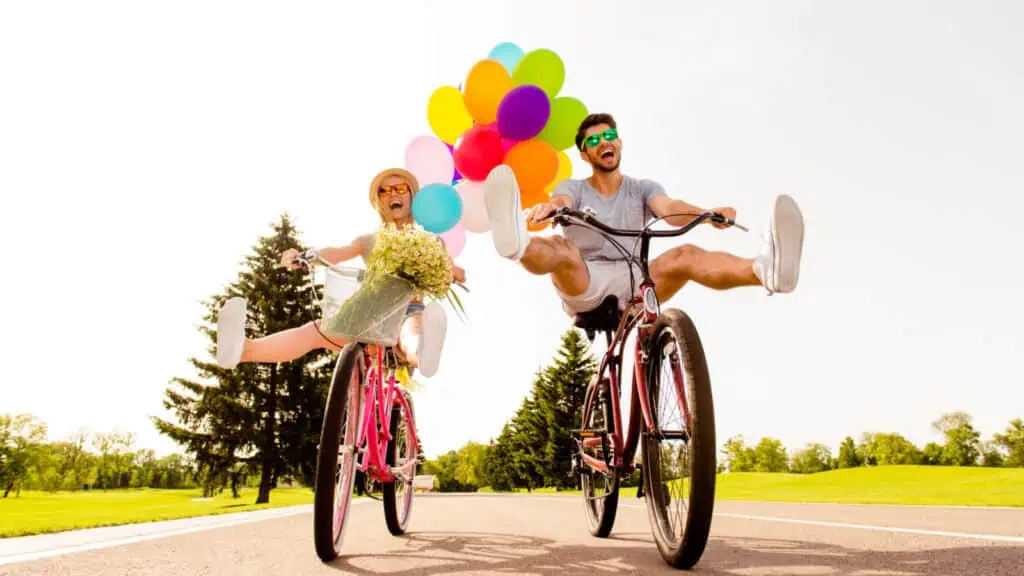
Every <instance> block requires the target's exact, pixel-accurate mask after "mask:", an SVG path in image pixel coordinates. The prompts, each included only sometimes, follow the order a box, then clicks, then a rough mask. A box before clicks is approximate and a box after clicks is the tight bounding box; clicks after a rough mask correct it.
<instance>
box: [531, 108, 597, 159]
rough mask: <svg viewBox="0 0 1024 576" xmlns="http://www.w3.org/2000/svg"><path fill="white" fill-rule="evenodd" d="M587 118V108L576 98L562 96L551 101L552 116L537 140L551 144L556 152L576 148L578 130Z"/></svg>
mask: <svg viewBox="0 0 1024 576" xmlns="http://www.w3.org/2000/svg"><path fill="white" fill-rule="evenodd" d="M586 117H587V107H586V106H584V105H583V102H580V101H579V100H577V99H576V98H573V97H571V96H562V97H561V98H555V99H554V100H552V101H551V116H550V117H549V118H548V123H547V124H546V125H545V126H544V129H543V130H541V133H540V134H538V135H537V138H539V139H540V140H543V141H545V142H547V143H548V144H551V146H552V147H553V148H554V149H555V150H567V149H569V148H574V147H575V146H576V130H578V129H579V127H580V123H581V122H583V119H584V118H586Z"/></svg>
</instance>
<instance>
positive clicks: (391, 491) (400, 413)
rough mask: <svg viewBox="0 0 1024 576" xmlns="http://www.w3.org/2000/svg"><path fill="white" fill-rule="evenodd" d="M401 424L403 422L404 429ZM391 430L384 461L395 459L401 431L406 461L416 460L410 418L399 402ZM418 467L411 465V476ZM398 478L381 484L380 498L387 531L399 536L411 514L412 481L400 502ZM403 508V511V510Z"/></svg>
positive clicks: (387, 462)
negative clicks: (410, 431) (410, 434)
mask: <svg viewBox="0 0 1024 576" xmlns="http://www.w3.org/2000/svg"><path fill="white" fill-rule="evenodd" d="M401 393H402V394H404V395H405V401H406V402H408V404H409V407H410V412H411V411H412V397H410V396H409V394H407V393H405V392H404V391H402V392H401ZM401 424H405V427H404V430H403V428H402V427H401ZM389 429H390V432H391V440H388V446H387V452H386V453H385V460H384V461H385V463H386V464H387V465H388V466H394V465H395V460H396V458H397V456H398V446H399V444H400V440H401V439H402V436H403V432H404V434H405V435H406V437H405V457H406V459H407V461H408V459H409V458H412V459H413V460H416V459H417V457H418V456H419V455H418V454H416V453H415V450H414V449H413V445H412V443H411V442H410V438H409V437H408V433H409V432H408V431H409V430H412V419H411V418H410V417H409V416H408V415H407V414H406V413H405V410H402V407H401V405H400V404H397V403H396V404H395V407H394V408H392V411H391V425H390V427H389ZM418 468H419V463H418V462H417V463H416V464H415V465H414V466H413V470H412V478H415V477H416V470H417V469H418ZM397 483H398V478H397V477H396V478H395V480H394V481H392V482H387V483H385V484H383V485H382V486H381V492H382V499H383V500H384V522H385V523H386V524H387V526H388V532H391V534H392V535H393V536H401V535H402V534H405V531H406V529H407V528H408V527H409V517H410V516H412V500H413V492H414V490H413V482H412V480H411V479H410V480H409V482H408V484H407V485H406V486H405V494H403V495H402V500H403V501H402V502H399V501H398V490H397V486H396V484H397ZM403 510H404V512H403Z"/></svg>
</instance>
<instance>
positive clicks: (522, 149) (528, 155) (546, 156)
mask: <svg viewBox="0 0 1024 576" xmlns="http://www.w3.org/2000/svg"><path fill="white" fill-rule="evenodd" d="M504 162H505V164H507V165H508V167H509V168H511V169H512V172H513V173H515V175H516V182H518V183H519V189H520V190H536V191H538V192H541V193H543V190H544V187H545V186H547V185H548V184H549V183H550V182H551V181H552V180H554V178H555V175H556V174H558V153H557V152H555V149H554V148H553V147H552V146H551V144H548V143H547V142H545V141H543V140H537V139H535V138H534V139H530V140H526V141H524V142H520V143H518V144H516V145H515V146H513V147H512V148H510V149H509V151H508V152H507V153H506V154H505V160H504Z"/></svg>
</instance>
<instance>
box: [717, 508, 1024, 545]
mask: <svg viewBox="0 0 1024 576" xmlns="http://www.w3.org/2000/svg"><path fill="white" fill-rule="evenodd" d="M715 516H722V517H724V518H739V519H741V520H759V521H761V522H782V523H785V524H804V525H807V526H823V527H826V528H850V529H853V530H870V531H872V532H893V533H897V534H920V535H924V536H945V537H947V538H962V539H966V540H989V541H992V542H1014V543H1017V544H1024V536H1002V535H999V534H973V533H970V532H947V531H944V530H922V529H918V528H898V527H893V526H874V525H872V524H851V523H848V522H824V521H821V520H798V519H796V518H778V517H775V516H755V515H752V514H732V513H726V512H716V513H715Z"/></svg>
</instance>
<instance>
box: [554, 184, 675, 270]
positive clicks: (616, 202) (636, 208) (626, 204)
mask: <svg viewBox="0 0 1024 576" xmlns="http://www.w3.org/2000/svg"><path fill="white" fill-rule="evenodd" d="M551 196H552V197H554V196H568V197H570V198H572V208H573V209H574V210H582V209H583V208H592V209H593V210H594V211H595V212H596V213H597V216H596V217H597V219H598V220H600V221H601V222H602V223H604V224H607V225H608V226H611V227H612V228H621V229H623V230H640V229H642V228H643V227H644V225H646V224H647V223H648V222H650V221H651V220H653V219H654V218H655V215H654V213H653V212H652V211H651V206H650V201H651V199H652V198H654V197H656V196H666V194H665V189H664V188H662V186H661V184H658V183H657V182H655V181H654V180H641V179H637V178H631V177H629V176H623V177H622V184H620V185H619V190H618V191H617V192H616V193H615V194H614V195H612V196H610V197H606V196H602V195H600V194H598V193H597V190H594V187H593V186H591V185H590V182H588V181H587V180H586V179H583V180H573V179H569V178H567V179H565V180H562V181H561V182H559V183H558V185H557V186H555V190H554V191H553V192H552V193H551ZM562 233H563V234H564V235H565V237H566V239H568V240H569V241H570V242H572V243H573V244H575V245H576V246H578V247H579V249H580V253H581V254H582V255H583V259H584V260H624V259H625V258H624V257H623V255H622V252H620V251H619V250H618V248H616V247H615V246H612V245H611V244H610V243H609V242H608V241H607V240H605V238H604V236H601V235H600V234H598V233H597V232H594V231H592V230H589V229H587V228H583V227H581V226H568V227H566V228H563V230H562ZM616 240H618V241H619V244H622V245H623V246H624V247H625V248H626V250H633V254H634V256H636V257H639V256H640V242H639V241H638V239H637V238H628V237H622V238H616ZM634 244H636V248H635V249H634V247H633V245H634Z"/></svg>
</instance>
